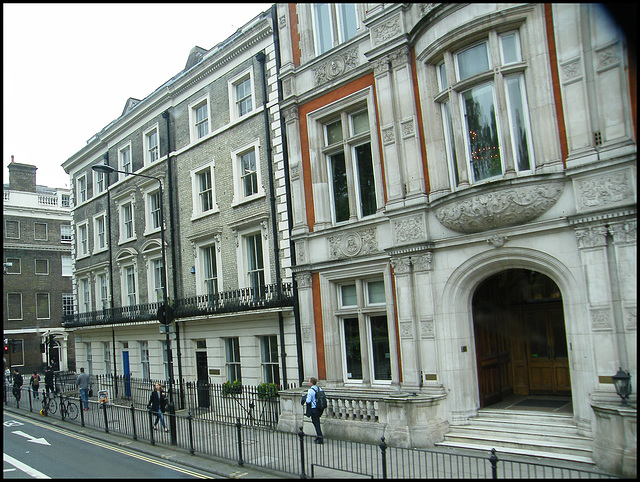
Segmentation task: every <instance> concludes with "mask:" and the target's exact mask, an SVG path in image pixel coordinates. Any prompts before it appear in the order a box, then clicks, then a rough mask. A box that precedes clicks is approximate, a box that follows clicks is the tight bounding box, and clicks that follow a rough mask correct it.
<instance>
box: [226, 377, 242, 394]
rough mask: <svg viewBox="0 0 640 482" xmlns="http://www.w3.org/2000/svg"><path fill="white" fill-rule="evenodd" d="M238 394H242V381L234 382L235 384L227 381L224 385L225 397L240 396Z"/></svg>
mask: <svg viewBox="0 0 640 482" xmlns="http://www.w3.org/2000/svg"><path fill="white" fill-rule="evenodd" d="M238 393H242V383H240V380H234V381H233V382H230V381H229V380H227V381H226V382H224V383H223V384H222V394H223V395H229V394H238Z"/></svg>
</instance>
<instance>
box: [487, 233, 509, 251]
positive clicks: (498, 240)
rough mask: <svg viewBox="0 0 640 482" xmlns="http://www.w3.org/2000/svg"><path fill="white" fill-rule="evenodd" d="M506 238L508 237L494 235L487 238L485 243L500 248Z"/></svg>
mask: <svg viewBox="0 0 640 482" xmlns="http://www.w3.org/2000/svg"><path fill="white" fill-rule="evenodd" d="M508 240H509V238H508V237H507V236H498V235H494V236H491V237H489V238H487V243H489V244H491V245H492V246H493V247H495V248H502V247H503V246H504V243H506V242H507V241H508Z"/></svg>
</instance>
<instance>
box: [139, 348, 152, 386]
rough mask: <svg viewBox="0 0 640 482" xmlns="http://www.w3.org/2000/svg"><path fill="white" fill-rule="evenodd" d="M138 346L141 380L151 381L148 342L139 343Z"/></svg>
mask: <svg viewBox="0 0 640 482" xmlns="http://www.w3.org/2000/svg"><path fill="white" fill-rule="evenodd" d="M138 343H139V346H140V368H141V369H142V378H143V379H144V380H150V379H151V371H150V367H149V342H148V341H139V342H138Z"/></svg>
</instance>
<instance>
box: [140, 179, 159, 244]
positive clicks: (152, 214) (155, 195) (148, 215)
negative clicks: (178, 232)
mask: <svg viewBox="0 0 640 482" xmlns="http://www.w3.org/2000/svg"><path fill="white" fill-rule="evenodd" d="M144 198H145V220H146V222H145V228H146V229H145V235H146V234H151V233H155V232H158V231H160V229H161V227H162V224H161V223H162V216H161V214H160V212H161V210H162V206H161V204H160V203H161V202H162V199H160V189H159V188H155V189H151V190H149V191H146V192H145V195H144Z"/></svg>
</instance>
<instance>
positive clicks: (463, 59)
mask: <svg viewBox="0 0 640 482" xmlns="http://www.w3.org/2000/svg"><path fill="white" fill-rule="evenodd" d="M457 57H458V73H459V75H460V80H464V79H467V78H469V77H471V76H472V75H475V74H478V73H480V72H484V71H486V70H489V57H488V55H487V44H484V43H483V44H480V45H476V46H475V47H471V48H470V49H467V50H465V51H463V52H460V53H459V54H458V55H457Z"/></svg>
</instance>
